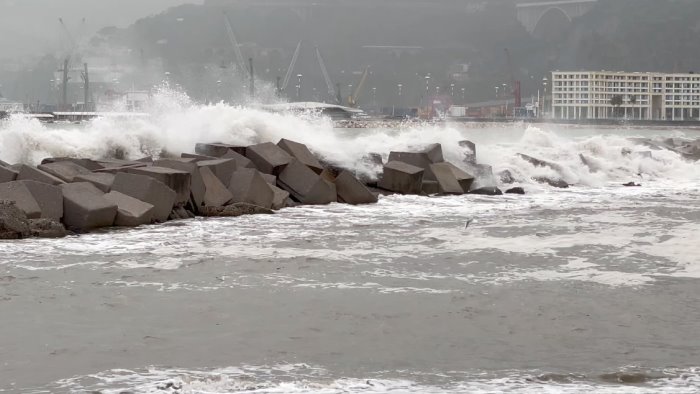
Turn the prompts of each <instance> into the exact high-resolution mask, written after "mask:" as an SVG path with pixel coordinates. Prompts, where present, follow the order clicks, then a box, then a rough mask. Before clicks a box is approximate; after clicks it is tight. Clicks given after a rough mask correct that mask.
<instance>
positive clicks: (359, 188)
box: [335, 171, 377, 205]
mask: <svg viewBox="0 0 700 394" xmlns="http://www.w3.org/2000/svg"><path fill="white" fill-rule="evenodd" d="M335 188H336V190H337V192H338V202H343V203H346V204H353V205H357V204H371V203H375V202H377V196H375V195H374V194H372V192H371V191H369V189H367V187H366V186H365V185H363V184H362V182H360V181H359V180H358V179H357V178H355V176H354V175H353V174H352V173H351V172H350V171H341V172H340V174H338V176H337V177H336V178H335Z"/></svg>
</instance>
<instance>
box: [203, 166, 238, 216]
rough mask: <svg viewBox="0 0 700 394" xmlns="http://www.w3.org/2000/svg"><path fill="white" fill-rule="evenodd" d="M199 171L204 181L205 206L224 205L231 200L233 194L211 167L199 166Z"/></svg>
mask: <svg viewBox="0 0 700 394" xmlns="http://www.w3.org/2000/svg"><path fill="white" fill-rule="evenodd" d="M199 173H200V175H201V177H202V182H203V183H204V204H203V206H204V207H222V206H224V205H226V204H228V203H229V202H230V201H231V199H232V198H233V195H232V194H231V192H230V191H229V190H228V189H227V188H226V186H225V185H224V184H223V183H222V182H221V181H220V180H219V178H218V177H217V176H216V175H215V174H214V172H213V171H212V170H211V169H210V167H206V166H205V167H199ZM200 211H201V209H200Z"/></svg>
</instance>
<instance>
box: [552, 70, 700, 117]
mask: <svg viewBox="0 0 700 394" xmlns="http://www.w3.org/2000/svg"><path fill="white" fill-rule="evenodd" d="M551 93H552V100H551V114H552V117H554V118H555V119H572V120H577V119H614V118H627V119H635V120H669V121H687V120H698V119H700V74H694V73H687V74H664V73H648V72H644V73H642V72H633V73H629V72H613V71H555V72H553V73H552V92H551Z"/></svg>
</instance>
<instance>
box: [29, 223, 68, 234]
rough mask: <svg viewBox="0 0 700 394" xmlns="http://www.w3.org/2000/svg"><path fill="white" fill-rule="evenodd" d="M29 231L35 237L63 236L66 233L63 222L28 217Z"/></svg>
mask: <svg viewBox="0 0 700 394" xmlns="http://www.w3.org/2000/svg"><path fill="white" fill-rule="evenodd" d="M29 232H30V233H31V236H32V237H37V238H63V237H65V236H67V235H68V231H67V230H66V228H65V227H64V226H63V224H61V222H58V221H56V220H53V219H29Z"/></svg>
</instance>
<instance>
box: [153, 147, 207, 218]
mask: <svg viewBox="0 0 700 394" xmlns="http://www.w3.org/2000/svg"><path fill="white" fill-rule="evenodd" d="M197 161H198V160H197V159H196V158H191V157H188V158H180V159H162V160H157V161H155V162H154V164H155V165H156V166H158V167H166V168H173V169H175V170H180V171H186V172H188V173H189V174H190V198H191V201H192V207H193V208H194V209H195V211H199V209H200V208H201V207H203V206H204V195H205V193H206V188H205V186H204V181H203V180H202V174H201V173H200V172H199V166H197Z"/></svg>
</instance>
